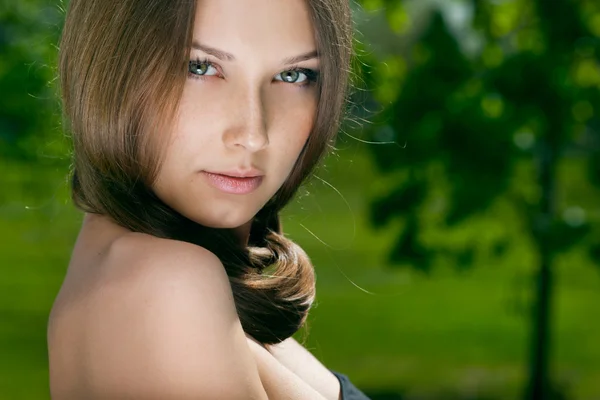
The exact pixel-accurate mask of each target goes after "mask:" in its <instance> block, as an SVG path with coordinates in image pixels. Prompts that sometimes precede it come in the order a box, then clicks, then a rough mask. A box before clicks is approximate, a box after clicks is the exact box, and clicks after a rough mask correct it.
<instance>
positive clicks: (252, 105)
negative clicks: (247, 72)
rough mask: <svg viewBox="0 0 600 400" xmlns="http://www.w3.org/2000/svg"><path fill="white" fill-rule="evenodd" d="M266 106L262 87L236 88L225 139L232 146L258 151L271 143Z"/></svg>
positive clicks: (232, 98)
mask: <svg viewBox="0 0 600 400" xmlns="http://www.w3.org/2000/svg"><path fill="white" fill-rule="evenodd" d="M265 114H266V107H265V104H264V99H263V96H262V94H261V91H260V89H245V90H240V88H239V87H238V88H236V89H235V92H234V93H232V95H231V102H230V107H229V113H228V115H226V118H227V119H228V121H227V125H226V129H225V132H224V134H223V141H224V142H225V145H226V146H227V147H230V148H234V149H235V148H244V149H245V150H247V151H249V152H257V151H260V150H262V149H264V148H266V147H267V146H268V145H269V137H268V133H267V132H268V129H267V124H266V117H265Z"/></svg>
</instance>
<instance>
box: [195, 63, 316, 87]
mask: <svg viewBox="0 0 600 400" xmlns="http://www.w3.org/2000/svg"><path fill="white" fill-rule="evenodd" d="M191 64H196V65H201V64H206V65H207V66H208V67H213V68H216V69H217V70H218V68H217V66H216V65H215V64H214V63H212V62H211V61H209V60H208V59H207V58H204V59H200V58H196V59H195V60H193V61H190V62H189V64H188V77H189V78H191V79H202V80H205V79H206V78H207V77H209V76H214V75H208V76H207V75H196V74H193V73H192V72H190V70H189V66H190V65H191ZM283 72H300V73H303V74H304V75H306V81H304V82H302V83H301V84H295V83H293V82H292V83H290V84H292V85H296V86H299V87H307V86H311V85H313V84H315V83H316V82H317V81H318V80H319V71H317V70H314V69H310V68H301V67H298V66H294V67H291V68H289V69H286V70H285V71H281V72H280V73H283ZM278 82H281V83H288V82H285V81H278Z"/></svg>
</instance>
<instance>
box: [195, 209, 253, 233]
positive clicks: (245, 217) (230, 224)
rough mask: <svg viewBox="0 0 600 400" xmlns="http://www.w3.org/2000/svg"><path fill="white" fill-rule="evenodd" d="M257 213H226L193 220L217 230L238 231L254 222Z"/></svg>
mask: <svg viewBox="0 0 600 400" xmlns="http://www.w3.org/2000/svg"><path fill="white" fill-rule="evenodd" d="M255 215H256V213H242V212H231V211H230V212H226V213H222V214H220V215H218V214H214V215H211V216H207V215H204V216H202V217H197V218H194V217H192V218H191V219H192V220H193V221H195V222H197V223H199V224H200V225H203V226H206V227H208V228H215V229H236V228H239V227H241V226H243V225H246V224H248V223H250V222H251V221H252V219H253V218H254V216H255Z"/></svg>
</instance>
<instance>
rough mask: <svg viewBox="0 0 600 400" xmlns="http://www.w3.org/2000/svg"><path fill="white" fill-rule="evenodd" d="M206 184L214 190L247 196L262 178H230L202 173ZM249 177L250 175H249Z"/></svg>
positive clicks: (223, 175)
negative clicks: (206, 181)
mask: <svg viewBox="0 0 600 400" xmlns="http://www.w3.org/2000/svg"><path fill="white" fill-rule="evenodd" d="M202 174H203V175H204V176H206V178H207V180H208V182H209V183H210V184H211V185H212V186H214V187H215V188H217V189H219V190H221V191H223V192H225V193H231V194H248V193H252V192H253V191H255V190H256V189H257V188H258V187H259V186H260V184H261V183H262V180H263V177H262V176H247V177H239V176H230V175H225V174H215V173H212V172H207V171H202ZM249 175H250V174H249Z"/></svg>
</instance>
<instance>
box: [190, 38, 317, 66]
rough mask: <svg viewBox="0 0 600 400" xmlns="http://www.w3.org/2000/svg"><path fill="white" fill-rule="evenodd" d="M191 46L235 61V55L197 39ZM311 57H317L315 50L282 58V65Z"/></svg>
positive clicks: (219, 57)
mask: <svg viewBox="0 0 600 400" xmlns="http://www.w3.org/2000/svg"><path fill="white" fill-rule="evenodd" d="M192 48H193V49H196V50H200V51H203V52H205V53H206V54H210V55H211V56H214V57H217V58H218V59H219V60H222V61H235V56H234V55H233V54H231V53H227V52H226V51H223V50H219V49H217V48H214V47H210V46H207V45H205V44H202V43H199V42H197V41H194V42H193V43H192ZM313 58H319V53H318V52H317V51H316V50H313V51H309V52H308V53H304V54H300V55H298V56H294V57H288V58H284V59H283V61H282V62H283V64H284V65H290V64H296V63H299V62H302V61H307V60H312V59H313Z"/></svg>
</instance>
